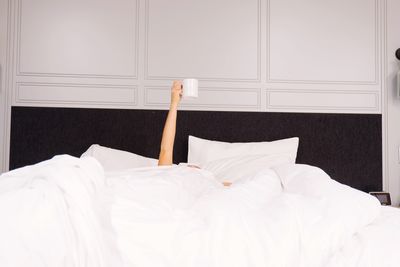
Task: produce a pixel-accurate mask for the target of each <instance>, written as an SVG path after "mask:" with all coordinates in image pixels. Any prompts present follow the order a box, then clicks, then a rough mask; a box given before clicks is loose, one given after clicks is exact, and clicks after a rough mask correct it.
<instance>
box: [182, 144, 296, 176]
mask: <svg viewBox="0 0 400 267" xmlns="http://www.w3.org/2000/svg"><path fill="white" fill-rule="evenodd" d="M298 146H299V138H298V137H293V138H287V139H281V140H276V141H270V142H248V143H228V142H221V141H212V140H206V139H202V138H198V137H194V136H189V151H188V163H189V164H193V165H197V166H199V167H202V168H203V167H204V165H205V164H206V163H208V162H211V161H215V160H219V159H225V158H232V157H239V156H251V155H256V156H261V155H263V156H268V155H269V156H274V155H276V156H279V157H281V156H287V162H286V163H293V164H294V163H295V162H296V156H297V148H298Z"/></svg>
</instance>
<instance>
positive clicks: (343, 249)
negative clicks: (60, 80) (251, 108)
mask: <svg viewBox="0 0 400 267" xmlns="http://www.w3.org/2000/svg"><path fill="white" fill-rule="evenodd" d="M164 116H165V112H163V111H111V110H80V109H49V108H14V109H13V124H12V134H11V135H12V142H11V147H12V149H11V167H12V168H14V170H13V171H11V172H9V173H5V174H3V175H2V176H1V177H0V199H1V201H0V212H1V214H2V215H4V216H2V217H3V218H2V220H1V222H0V236H2V238H1V239H0V265H1V266H185V267H186V266H196V267H198V266H215V267H217V266H218V267H221V266H398V260H397V249H396V244H397V243H398V242H399V241H400V211H399V210H398V209H396V208H391V207H382V206H380V203H379V201H378V200H377V199H376V198H374V197H373V196H371V195H369V194H367V193H365V192H363V191H379V190H381V189H382V177H381V174H380V173H381V156H380V155H381V152H380V149H381V136H380V122H381V121H380V117H379V116H375V115H350V114H347V115H343V114H342V115H337V114H336V115H335V114H263V113H261V114H259V113H241V112H238V113H236V112H233V113H231V112H226V113H225V112H222V113H218V112H211V113H209V112H205V113H202V112H182V113H180V116H179V122H178V129H182V131H181V132H180V133H178V136H177V150H176V153H175V160H176V161H179V162H189V163H191V164H192V163H194V164H196V165H200V167H202V168H201V169H197V168H193V167H190V166H187V165H185V164H181V165H174V166H167V167H155V166H154V165H155V164H156V161H155V160H154V159H152V158H154V157H155V153H156V152H155V151H156V149H155V148H154V147H155V146H154V143H157V142H155V141H154V140H156V139H158V138H159V137H160V136H159V134H158V133H160V132H161V131H159V132H158V130H160V128H161V127H162V121H163V118H164ZM118 119H120V120H118ZM116 121H118V122H119V123H118V124H116V123H115V122H116ZM44 122H45V123H44ZM149 122H150V123H149ZM53 123H54V124H53ZM44 124H46V127H45V125H44ZM60 124H61V125H63V126H62V127H60ZM80 124H84V125H85V126H86V127H78V125H80ZM72 125H75V126H76V127H71V126H72ZM132 125H134V126H132ZM160 125H161V126H160ZM179 125H181V128H179ZM239 125H241V127H239ZM130 127H133V128H130ZM46 128H47V129H54V131H55V132H56V133H57V134H54V135H53V133H52V130H50V132H49V130H47V132H46V134H44V129H46ZM224 128H225V129H224ZM94 129H95V130H94ZM127 129H129V130H130V131H127ZM107 130H108V131H107ZM135 130H136V132H135ZM82 131H83V135H86V137H82ZM28 132H29V134H27V133H28ZM118 132H119V133H120V134H119V135H118V134H117V133H118ZM127 132H130V133H132V136H129V135H128V137H126V136H127ZM121 133H123V135H121ZM296 133H297V134H296ZM95 134H97V136H100V137H97V138H100V139H101V138H102V136H105V137H104V141H106V142H111V143H112V142H115V143H114V145H110V143H107V144H105V143H104V142H99V141H102V140H99V139H96V140H93V136H95ZM110 135H111V136H110ZM193 135H195V136H193ZM78 136H80V138H78ZM121 136H123V137H121ZM138 136H141V137H142V139H140V140H143V142H141V143H140V144H137V143H135V142H133V141H132V140H135V139H136V140H138V139H137V137H138ZM196 136H197V137H196ZM111 137H112V138H111ZM199 137H200V138H199ZM32 140H36V142H35V145H32V143H33V142H32ZM215 140H219V141H217V142H216V141H215ZM326 140H329V141H330V142H326ZM85 142H88V143H85ZM232 142H233V143H232ZM247 142H252V143H250V144H249V143H247ZM254 142H258V143H254ZM76 143H79V144H78V145H76ZM96 143H97V144H99V143H100V144H102V145H107V146H109V147H113V148H114V149H110V148H107V147H105V146H100V145H94V146H90V145H91V144H96ZM36 144H38V145H37V147H35V146H36ZM51 144H53V148H52V149H53V150H52V149H49V147H51ZM123 144H125V147H129V146H137V148H138V149H122V148H123V146H124V145H123ZM251 144H252V145H251ZM350 144H351V145H350ZM366 144H368V145H366ZM27 145H30V148H31V150H30V151H32V155H29V154H28V155H22V154H21V153H20V152H21V151H22V148H23V147H24V146H25V147H26V146H27ZM249 145H250V146H251V147H250V146H249ZM88 147H90V148H89V149H88ZM68 149H69V150H68ZM141 149H150V150H146V151H145V150H141ZM49 150H50V152H49ZM54 150H57V151H56V153H55V154H63V153H67V154H70V155H59V156H56V157H53V158H51V156H50V155H51V153H54ZM122 150H129V151H130V152H129V153H128V152H126V151H122ZM52 151H53V152H52ZM85 151H86V152H85ZM250 151H251V152H250ZM260 151H261V152H260ZM262 151H269V152H271V153H270V154H268V153H267V154H260V153H263V152H262ZM321 151H323V152H324V153H321ZM83 152H85V153H83ZM132 152H136V154H135V153H132ZM209 152H210V153H209ZM46 153H47V154H46ZM82 153H83V155H82ZM293 153H294V154H295V156H294V158H293ZM137 154H140V155H137ZM71 155H72V156H71ZM81 155H82V157H80V156H81ZM49 156H50V157H49ZM41 157H43V158H41ZM48 158H51V159H50V160H46V159H48ZM111 159H116V160H115V163H113V164H108V165H107V163H110V162H113V161H112V160H111ZM295 159H296V162H295V161H294V160H295ZM41 160H45V161H41ZM37 161H41V162H39V163H36V162H37ZM121 162H125V163H126V164H121ZM33 163H36V164H35V165H32V166H26V167H22V168H21V166H24V165H26V164H33ZM177 163H178V162H177ZM135 164H137V165H135ZM268 164H269V165H268ZM134 165H135V166H134ZM130 166H131V167H130ZM325 166H326V167H325ZM18 167H19V168H18ZM377 176H379V177H378V178H377ZM227 177H231V178H232V177H234V178H232V179H234V181H233V184H232V186H230V187H224V186H223V185H222V183H221V181H223V180H224V179H231V178H227ZM356 188H358V189H359V190H358V189H356Z"/></svg>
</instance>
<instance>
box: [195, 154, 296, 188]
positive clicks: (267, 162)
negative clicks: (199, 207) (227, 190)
mask: <svg viewBox="0 0 400 267" xmlns="http://www.w3.org/2000/svg"><path fill="white" fill-rule="evenodd" d="M288 163H292V159H291V158H290V157H289V156H288V155H285V154H280V155H276V154H275V155H247V156H235V157H229V158H223V159H217V160H213V161H210V162H207V163H206V164H204V165H203V167H202V168H203V169H205V170H207V171H210V172H211V173H213V174H214V176H215V178H216V179H217V180H218V181H219V182H230V183H234V182H238V181H239V180H240V182H244V181H246V180H249V179H251V178H253V177H254V176H255V175H256V174H257V173H259V172H260V171H261V170H263V169H267V168H272V167H274V166H278V165H282V164H288ZM293 164H294V162H293Z"/></svg>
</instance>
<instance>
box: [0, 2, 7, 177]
mask: <svg viewBox="0 0 400 267" xmlns="http://www.w3.org/2000/svg"><path fill="white" fill-rule="evenodd" d="M7 3H8V2H7V1H6V0H0V151H6V150H7V149H6V148H5V145H6V142H5V136H6V130H7V129H6V128H8V127H6V124H7V122H6V118H8V116H7V115H8V113H7V112H8V107H7V104H6V98H7V92H8V91H7V90H6V76H7V75H6V55H7V11H8V8H7V7H8V5H7ZM2 170H6V157H5V153H0V173H1V172H2Z"/></svg>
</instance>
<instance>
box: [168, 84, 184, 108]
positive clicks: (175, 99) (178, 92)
mask: <svg viewBox="0 0 400 267" xmlns="http://www.w3.org/2000/svg"><path fill="white" fill-rule="evenodd" d="M181 97H182V82H181V81H177V80H176V81H174V82H173V84H172V88H171V103H172V104H177V103H179V101H180V100H181Z"/></svg>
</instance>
